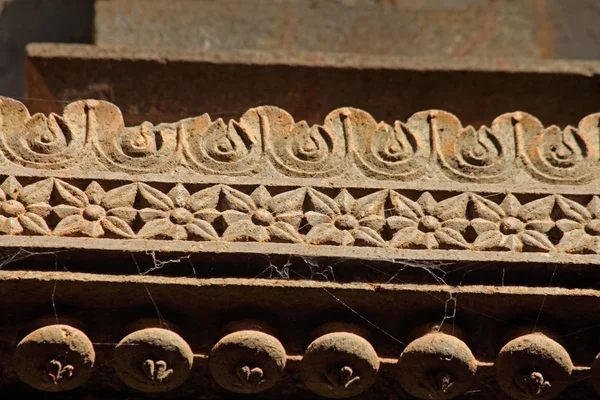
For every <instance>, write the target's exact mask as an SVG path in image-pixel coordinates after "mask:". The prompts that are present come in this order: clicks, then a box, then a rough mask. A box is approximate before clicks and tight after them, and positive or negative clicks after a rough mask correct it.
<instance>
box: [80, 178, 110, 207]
mask: <svg viewBox="0 0 600 400" xmlns="http://www.w3.org/2000/svg"><path fill="white" fill-rule="evenodd" d="M105 193H106V192H105V191H104V189H102V186H100V184H99V183H98V182H96V181H92V182H91V183H90V184H89V185H88V187H87V188H86V189H85V195H86V196H87V198H88V200H89V201H90V203H92V204H100V203H101V202H102V199H103V198H104V195H105Z"/></svg>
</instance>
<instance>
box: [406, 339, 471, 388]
mask: <svg viewBox="0 0 600 400" xmlns="http://www.w3.org/2000/svg"><path fill="white" fill-rule="evenodd" d="M476 372H477V360H476V359H475V357H474V356H473V353H472V352H471V350H470V349H469V347H468V346H467V345H466V344H465V343H464V342H463V341H462V340H460V339H458V338H457V337H455V336H452V335H448V334H445V333H442V332H435V333H428V334H426V335H424V336H421V337H419V338H417V339H415V340H414V341H412V342H410V343H409V344H408V346H406V348H405V349H404V351H403V352H402V354H401V355H400V358H399V359H398V368H397V373H398V380H399V382H400V385H401V386H402V387H403V388H404V390H406V391H407V392H408V393H410V394H411V395H412V396H414V397H416V398H419V399H431V400H446V399H452V398H454V397H456V396H458V395H460V394H462V393H464V392H466V391H467V390H468V389H469V388H470V387H472V386H473V384H474V383H475V373H476Z"/></svg>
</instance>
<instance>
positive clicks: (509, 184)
mask: <svg viewBox="0 0 600 400" xmlns="http://www.w3.org/2000/svg"><path fill="white" fill-rule="evenodd" d="M0 118H1V125H0V128H1V129H2V130H1V131H0V151H1V154H2V155H3V157H5V159H4V160H3V161H0V163H1V164H0V166H1V167H2V171H3V173H4V174H5V178H4V179H3V182H2V184H1V185H0V195H1V197H0V200H1V205H0V207H1V208H0V210H1V215H0V217H1V219H0V232H1V233H2V234H4V235H6V237H5V238H3V244H4V246H11V247H12V246H26V247H27V246H28V245H29V243H31V240H32V238H34V237H36V239H35V245H36V246H38V247H72V246H75V247H78V246H83V247H86V248H96V249H121V250H129V249H133V248H136V249H137V250H138V251H139V250H160V251H173V252H180V251H186V252H222V251H227V252H258V253H263V252H265V253H269V254H298V255H329V256H340V257H366V256H368V257H369V258H381V259H387V258H409V259H410V258H413V259H414V258H418V259H450V260H459V259H460V260H484V259H485V260H498V261H537V262H544V261H548V260H552V261H553V262H559V263H570V262H575V263H589V264H597V263H600V225H599V222H598V221H599V218H600V200H599V198H598V195H599V193H598V186H597V179H598V178H597V176H598V175H597V171H598V169H599V168H600V166H599V165H598V164H599V161H598V154H599V153H600V143H599V141H598V138H599V137H600V123H599V121H600V114H592V115H589V116H587V117H585V118H584V119H583V120H582V121H581V122H580V124H579V126H578V128H574V127H567V128H565V129H564V130H561V129H560V128H558V127H556V126H551V127H548V128H544V127H543V126H542V124H541V123H540V122H539V120H537V119H536V118H535V117H533V116H531V115H528V114H525V113H522V112H515V113H508V114H504V115H502V116H500V117H498V118H496V120H494V122H493V123H492V125H491V128H487V127H482V128H480V129H479V130H478V131H476V130H475V129H474V128H472V127H470V126H469V127H466V128H464V127H462V124H461V122H460V121H459V120H458V119H457V118H456V117H455V116H453V115H452V114H449V113H446V112H443V111H439V110H433V111H424V112H419V113H417V114H415V115H413V116H412V117H411V118H409V120H408V121H407V122H406V123H404V122H399V121H396V122H395V123H393V124H392V125H388V124H386V123H384V122H380V123H377V122H376V120H374V119H373V118H372V117H371V116H370V115H369V114H367V113H365V112H364V111H361V110H358V109H353V108H343V109H339V110H336V111H333V112H331V113H330V114H329V116H328V117H327V118H326V120H325V123H324V124H323V125H316V126H312V127H310V126H308V125H307V124H306V123H305V122H299V123H296V122H294V120H293V119H292V117H291V116H290V115H289V114H288V113H286V112H285V111H283V110H281V109H278V108H276V107H269V106H264V107H258V108H254V109H251V110H248V111H247V112H246V113H245V114H244V115H243V116H242V117H241V118H240V120H239V122H236V121H233V120H232V121H229V123H228V124H225V122H223V121H222V120H221V119H219V120H217V121H215V122H211V118H210V117H209V116H208V115H206V114H205V115H202V116H200V117H196V118H190V119H185V120H182V121H179V122H176V123H170V124H168V123H167V124H159V125H157V126H153V125H152V124H149V123H144V124H142V125H141V126H138V127H133V128H126V127H124V123H123V119H122V117H121V114H120V112H119V109H118V108H116V107H115V106H114V105H112V104H110V103H107V102H102V101H96V100H86V101H79V102H76V103H72V104H70V105H68V106H67V107H66V108H65V111H64V113H63V115H62V116H58V115H55V114H52V115H50V116H49V117H46V116H44V115H42V114H36V115H34V116H30V115H29V114H28V111H27V109H26V108H25V107H24V106H23V104H21V103H20V102H18V101H15V100H11V99H8V98H1V99H0ZM37 237H39V238H37ZM84 238H96V240H94V241H88V240H85V239H84ZM250 243H254V244H250ZM506 251H510V252H511V253H509V254H508V255H507V253H505V252H506Z"/></svg>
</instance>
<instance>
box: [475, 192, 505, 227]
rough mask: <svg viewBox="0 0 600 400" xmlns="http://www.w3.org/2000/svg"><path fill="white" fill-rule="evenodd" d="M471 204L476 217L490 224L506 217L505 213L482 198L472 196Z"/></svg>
mask: <svg viewBox="0 0 600 400" xmlns="http://www.w3.org/2000/svg"><path fill="white" fill-rule="evenodd" d="M471 202H472V204H473V209H474V213H475V215H476V216H478V217H480V218H483V219H485V220H488V221H492V222H500V220H501V219H502V218H503V217H504V216H505V215H506V212H505V211H504V210H503V209H502V207H500V206H499V205H498V204H496V203H494V202H493V201H490V200H488V199H485V198H483V197H482V196H479V195H476V194H472V195H471Z"/></svg>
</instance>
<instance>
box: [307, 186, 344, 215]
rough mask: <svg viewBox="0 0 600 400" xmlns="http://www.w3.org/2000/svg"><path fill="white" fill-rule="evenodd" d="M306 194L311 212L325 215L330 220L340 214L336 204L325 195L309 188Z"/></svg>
mask: <svg viewBox="0 0 600 400" xmlns="http://www.w3.org/2000/svg"><path fill="white" fill-rule="evenodd" d="M307 194H308V200H309V202H310V205H311V208H312V210H313V211H316V212H318V213H321V214H325V215H327V216H329V217H331V218H333V217H334V216H335V215H339V214H340V213H341V212H340V208H339V207H338V205H337V203H336V202H335V201H334V200H333V199H332V198H330V197H329V196H327V195H326V194H323V193H321V192H319V191H316V190H315V189H313V188H309V189H308V191H307Z"/></svg>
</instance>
